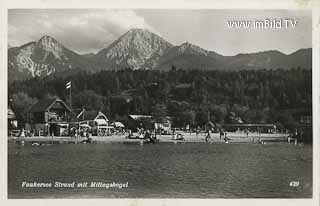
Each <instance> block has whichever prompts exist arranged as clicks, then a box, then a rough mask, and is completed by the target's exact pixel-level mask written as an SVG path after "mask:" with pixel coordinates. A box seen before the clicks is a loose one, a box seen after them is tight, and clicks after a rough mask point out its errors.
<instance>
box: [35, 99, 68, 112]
mask: <svg viewBox="0 0 320 206" xmlns="http://www.w3.org/2000/svg"><path fill="white" fill-rule="evenodd" d="M57 102H59V103H61V104H62V105H63V106H64V107H65V108H66V110H68V111H69V112H71V113H72V110H71V109H70V108H69V107H68V106H67V105H66V104H65V103H64V102H63V101H62V100H61V99H57V98H47V99H42V100H39V101H38V102H37V103H35V104H34V105H33V106H32V107H31V109H30V110H29V112H31V113H35V112H44V111H47V110H48V109H50V108H51V107H52V106H53V105H54V104H55V103H57Z"/></svg>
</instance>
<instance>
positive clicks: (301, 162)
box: [8, 142, 312, 198]
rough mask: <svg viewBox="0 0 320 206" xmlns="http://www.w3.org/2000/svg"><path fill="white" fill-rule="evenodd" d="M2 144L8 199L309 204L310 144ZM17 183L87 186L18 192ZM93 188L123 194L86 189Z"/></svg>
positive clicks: (19, 185) (19, 186) (310, 175)
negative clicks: (5, 152) (115, 185)
mask: <svg viewBox="0 0 320 206" xmlns="http://www.w3.org/2000/svg"><path fill="white" fill-rule="evenodd" d="M8 144H9V145H8V197H9V198H260V197H263V198H308V197H312V146H311V145H294V144H286V143H276V144H266V145H259V144H205V143H179V144H173V143H160V144H155V145H143V146H141V145H139V144H138V143H131V144H128V143H127V144H121V143H109V144H57V145H47V146H31V145H27V144H26V145H24V146H22V145H18V144H16V143H13V142H9V143H8ZM24 181H25V182H38V183H41V182H51V183H52V184H54V183H55V182H63V183H66V182H69V183H71V182H75V183H76V184H77V183H80V182H88V184H89V185H88V187H87V188H78V187H74V188H72V187H71V188H55V187H51V188H24V187H22V186H21V185H22V182H24ZM93 181H96V182H103V183H112V182H115V183H126V182H128V187H127V188H122V189H119V188H109V189H106V188H96V187H94V188H92V187H89V186H90V183H91V182H93ZM293 181H294V182H293ZM290 182H291V186H290ZM292 182H293V183H292ZM297 184H298V185H297Z"/></svg>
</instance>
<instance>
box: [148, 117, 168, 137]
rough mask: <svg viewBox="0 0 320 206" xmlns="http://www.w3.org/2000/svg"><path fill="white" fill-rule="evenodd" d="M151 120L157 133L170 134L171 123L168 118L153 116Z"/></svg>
mask: <svg viewBox="0 0 320 206" xmlns="http://www.w3.org/2000/svg"><path fill="white" fill-rule="evenodd" d="M152 119H153V123H154V128H155V129H156V131H157V133H159V134H171V131H172V130H171V126H172V121H171V118H170V117H163V116H158V117H157V116H154V117H153V118H152Z"/></svg>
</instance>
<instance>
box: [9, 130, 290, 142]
mask: <svg viewBox="0 0 320 206" xmlns="http://www.w3.org/2000/svg"><path fill="white" fill-rule="evenodd" d="M181 134H182V135H183V137H184V138H185V140H173V139H172V135H157V139H158V140H159V142H160V143H165V142H167V143H207V142H206V141H205V137H206V134H205V133H200V134H198V135H196V134H195V133H191V134H190V133H185V132H183V133H181ZM133 136H136V135H135V134H134V135H133ZM227 137H228V138H229V140H228V143H255V144H256V143H260V141H262V142H288V141H287V137H288V134H285V133H281V134H280V133H278V134H266V133H262V134H258V133H250V134H249V135H248V136H247V135H246V134H244V133H228V135H227ZM90 138H91V139H92V142H91V143H134V142H136V143H141V142H142V141H143V139H128V138H126V135H112V136H91V137H90ZM86 139H87V138H85V137H81V138H79V139H76V138H75V137H68V136H66V137H45V136H34V137H8V141H15V142H17V143H38V144H43V143H46V144H50V143H52V144H63V143H82V141H83V140H86ZM259 140H260V141H259ZM209 143H225V141H224V139H223V137H221V139H220V134H219V133H212V134H211V139H210V140H209Z"/></svg>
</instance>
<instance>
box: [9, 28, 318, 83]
mask: <svg viewBox="0 0 320 206" xmlns="http://www.w3.org/2000/svg"><path fill="white" fill-rule="evenodd" d="M173 65H174V66H175V67H176V68H178V69H202V70H218V69H219V70H243V69H277V68H284V69H290V68H293V67H301V68H307V69H311V68H312V49H311V48H309V49H300V50H298V51H296V52H293V53H292V54H289V55H286V54H283V53H281V52H279V51H276V50H270V51H263V52H257V53H249V54H238V55H235V56H223V55H220V54H218V53H215V52H213V51H208V50H205V49H203V48H201V47H199V46H197V45H193V44H190V43H188V42H186V43H183V44H181V45H177V46H174V45H172V44H171V43H169V42H167V41H166V40H165V39H163V38H162V37H160V36H158V35H157V34H154V33H152V32H150V31H148V30H144V29H131V30H129V31H128V32H126V33H124V34H123V35H121V36H120V37H119V38H118V39H117V40H115V41H114V42H113V43H111V44H110V45H109V46H108V47H106V48H103V49H102V50H100V51H99V52H97V53H96V54H94V53H89V54H84V55H79V54H77V53H76V52H74V51H72V50H70V49H67V48H66V47H64V46H63V45H62V44H61V43H59V42H58V41H57V40H55V39H54V38H52V37H50V36H43V37H42V38H41V39H39V40H38V41H36V42H29V43H27V44H25V45H22V46H20V47H12V48H9V49H8V74H9V81H12V80H23V79H27V78H31V77H36V76H38V77H43V76H48V75H51V74H55V75H57V76H66V75H72V74H74V73H75V72H77V71H79V70H89V71H92V72H96V71H100V70H119V69H124V68H131V69H153V70H163V71H166V70H170V69H171V67H172V66H173Z"/></svg>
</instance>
